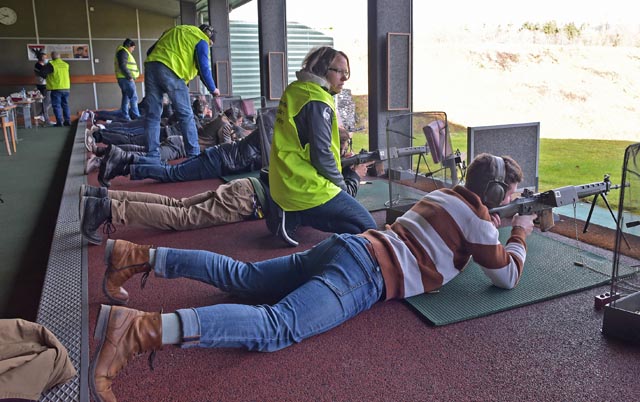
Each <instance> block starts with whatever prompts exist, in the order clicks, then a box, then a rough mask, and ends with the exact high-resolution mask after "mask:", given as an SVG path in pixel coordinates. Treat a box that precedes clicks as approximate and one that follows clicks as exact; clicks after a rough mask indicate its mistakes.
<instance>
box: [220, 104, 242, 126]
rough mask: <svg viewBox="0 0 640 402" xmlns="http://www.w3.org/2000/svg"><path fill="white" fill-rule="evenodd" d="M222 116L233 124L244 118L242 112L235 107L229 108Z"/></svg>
mask: <svg viewBox="0 0 640 402" xmlns="http://www.w3.org/2000/svg"><path fill="white" fill-rule="evenodd" d="M224 115H225V116H227V118H228V119H229V120H230V121H231V122H232V123H235V122H237V121H238V119H239V118H244V113H242V110H240V109H238V108H237V107H235V106H231V107H230V108H229V109H227V110H225V111H224Z"/></svg>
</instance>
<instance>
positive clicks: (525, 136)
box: [467, 122, 540, 192]
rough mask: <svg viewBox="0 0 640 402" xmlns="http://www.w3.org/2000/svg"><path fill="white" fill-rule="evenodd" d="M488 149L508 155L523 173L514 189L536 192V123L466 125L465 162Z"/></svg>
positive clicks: (537, 148)
mask: <svg viewBox="0 0 640 402" xmlns="http://www.w3.org/2000/svg"><path fill="white" fill-rule="evenodd" d="M483 152H488V153H490V154H493V155H498V156H501V155H507V156H510V157H512V158H513V159H514V160H515V161H516V162H518V164H519V165H520V167H521V168H522V171H523V173H524V180H523V181H522V183H520V187H519V188H518V190H519V191H520V192H521V191H522V190H524V189H525V188H528V189H529V190H531V191H534V192H537V191H538V163H539V159H540V122H533V123H521V124H503V125H497V126H482V127H468V128H467V162H468V163H471V161H472V160H473V158H475V157H476V156H477V155H479V154H481V153H483Z"/></svg>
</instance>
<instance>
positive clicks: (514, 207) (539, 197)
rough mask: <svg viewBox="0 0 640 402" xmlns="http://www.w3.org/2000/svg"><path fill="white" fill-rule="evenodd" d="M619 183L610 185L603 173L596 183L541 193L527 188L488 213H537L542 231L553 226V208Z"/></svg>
mask: <svg viewBox="0 0 640 402" xmlns="http://www.w3.org/2000/svg"><path fill="white" fill-rule="evenodd" d="M620 187H621V186H620V185H617V184H616V185H612V184H611V180H610V179H609V175H604V180H603V181H601V182H596V183H588V184H582V185H579V186H566V187H560V188H557V189H554V190H548V191H545V192H542V193H535V194H534V193H533V191H531V190H529V189H525V190H524V191H523V192H522V196H521V197H520V198H518V199H515V200H513V201H511V202H510V203H508V204H506V205H501V206H499V207H495V208H491V209H490V210H489V214H498V216H499V217H500V218H510V217H512V216H513V215H515V214H520V215H531V214H538V219H539V221H540V230H542V231H543V232H545V231H547V230H549V229H551V228H552V227H553V226H554V222H553V211H552V210H553V208H555V207H561V206H563V205H569V204H573V203H575V202H576V201H578V199H580V198H585V197H589V196H591V195H601V196H602V197H604V196H605V195H606V194H607V193H608V192H609V191H610V190H615V189H618V188H620Z"/></svg>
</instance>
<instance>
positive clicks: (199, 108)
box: [191, 99, 204, 115]
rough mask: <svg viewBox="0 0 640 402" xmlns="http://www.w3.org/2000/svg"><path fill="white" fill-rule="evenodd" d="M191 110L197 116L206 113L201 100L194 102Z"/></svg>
mask: <svg viewBox="0 0 640 402" xmlns="http://www.w3.org/2000/svg"><path fill="white" fill-rule="evenodd" d="M191 108H192V109H193V112H194V113H195V114H197V115H199V114H202V113H204V104H203V103H202V102H200V99H196V100H194V101H193V104H192V105H191Z"/></svg>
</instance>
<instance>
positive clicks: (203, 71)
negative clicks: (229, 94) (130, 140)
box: [144, 24, 220, 163]
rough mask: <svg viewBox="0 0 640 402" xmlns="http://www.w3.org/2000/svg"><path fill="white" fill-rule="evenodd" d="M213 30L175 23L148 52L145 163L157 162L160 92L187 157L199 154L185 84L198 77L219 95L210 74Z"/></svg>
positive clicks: (194, 125)
mask: <svg viewBox="0 0 640 402" xmlns="http://www.w3.org/2000/svg"><path fill="white" fill-rule="evenodd" d="M215 34H216V31H215V30H214V29H213V28H212V27H211V26H210V25H207V24H202V25H200V27H196V26H193V25H178V26H175V27H173V28H170V29H168V30H167V31H165V32H164V33H163V34H162V36H161V37H160V39H158V41H157V42H156V43H155V44H154V45H153V46H152V47H151V48H150V49H149V50H148V51H147V59H146V60H145V63H144V69H145V70H144V73H145V75H144V88H145V98H146V101H147V112H146V114H145V125H144V128H145V133H146V135H147V141H148V144H147V149H148V151H147V157H146V158H145V162H146V163H160V151H159V149H160V115H161V113H162V95H163V94H164V93H166V94H167V95H168V96H169V99H171V104H172V106H173V110H174V113H175V116H176V117H177V119H178V123H179V125H180V132H181V133H182V135H183V137H184V145H185V151H186V152H187V156H189V157H191V156H197V155H199V154H200V146H199V145H198V132H197V129H196V124H195V120H194V118H193V110H192V108H191V100H190V98H189V87H188V86H187V84H188V83H189V81H191V80H192V79H193V78H195V76H196V75H199V76H200V79H201V80H202V82H203V84H204V85H205V87H207V90H209V92H211V94H213V95H214V96H218V95H220V91H219V90H218V88H216V84H215V82H214V80H213V77H212V75H211V61H210V59H209V52H210V46H212V45H213V43H214V42H215Z"/></svg>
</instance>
